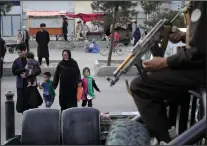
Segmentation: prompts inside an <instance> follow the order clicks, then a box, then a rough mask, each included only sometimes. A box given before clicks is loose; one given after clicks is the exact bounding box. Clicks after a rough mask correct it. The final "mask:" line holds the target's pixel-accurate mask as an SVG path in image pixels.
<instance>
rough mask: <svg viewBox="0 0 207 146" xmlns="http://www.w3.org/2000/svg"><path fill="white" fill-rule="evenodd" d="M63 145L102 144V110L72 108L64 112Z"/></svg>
mask: <svg viewBox="0 0 207 146" xmlns="http://www.w3.org/2000/svg"><path fill="white" fill-rule="evenodd" d="M61 118H62V120H61V121H62V126H61V130H62V144H63V145H100V141H101V140H100V135H101V132H100V112H99V110H97V109H94V108H87V107H86V108H71V109H67V110H64V111H63V112H62V117H61Z"/></svg>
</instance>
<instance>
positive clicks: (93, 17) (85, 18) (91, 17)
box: [66, 12, 104, 22]
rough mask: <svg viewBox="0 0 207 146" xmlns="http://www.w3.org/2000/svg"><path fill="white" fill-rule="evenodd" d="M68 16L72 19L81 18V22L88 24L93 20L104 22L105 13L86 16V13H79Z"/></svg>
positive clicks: (67, 14)
mask: <svg viewBox="0 0 207 146" xmlns="http://www.w3.org/2000/svg"><path fill="white" fill-rule="evenodd" d="M66 16H68V17H71V18H80V19H81V20H83V21H85V22H88V21H92V20H99V21H103V16H104V14H103V13H91V14H84V13H78V14H71V13H68V12H67V13H66Z"/></svg>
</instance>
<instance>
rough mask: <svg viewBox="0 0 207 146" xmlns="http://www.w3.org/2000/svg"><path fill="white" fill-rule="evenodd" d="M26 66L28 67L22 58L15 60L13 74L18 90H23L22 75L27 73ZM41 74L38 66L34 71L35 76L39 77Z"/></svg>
mask: <svg viewBox="0 0 207 146" xmlns="http://www.w3.org/2000/svg"><path fill="white" fill-rule="evenodd" d="M24 61H26V60H24ZM25 66H26V62H25V63H23V60H22V59H21V58H20V57H19V58H17V59H15V60H14V63H13V65H12V73H13V75H14V76H16V87H17V88H23V78H22V77H21V74H22V73H23V72H26V70H25ZM40 73H41V69H40V67H39V66H37V67H36V68H35V70H34V76H38V75H39V74H40Z"/></svg>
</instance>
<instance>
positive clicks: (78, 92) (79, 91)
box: [77, 85, 83, 102]
mask: <svg viewBox="0 0 207 146" xmlns="http://www.w3.org/2000/svg"><path fill="white" fill-rule="evenodd" d="M82 95H83V88H82V86H81V85H79V86H78V88H77V101H78V102H79V101H80V100H81V97H82Z"/></svg>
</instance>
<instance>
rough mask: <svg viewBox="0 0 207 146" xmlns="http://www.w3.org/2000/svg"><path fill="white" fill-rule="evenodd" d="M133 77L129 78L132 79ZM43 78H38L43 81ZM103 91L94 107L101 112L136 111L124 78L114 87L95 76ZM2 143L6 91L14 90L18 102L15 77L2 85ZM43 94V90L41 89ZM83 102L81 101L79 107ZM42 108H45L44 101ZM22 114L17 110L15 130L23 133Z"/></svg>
mask: <svg viewBox="0 0 207 146" xmlns="http://www.w3.org/2000/svg"><path fill="white" fill-rule="evenodd" d="M131 79H132V77H130V78H129V80H131ZM41 80H42V78H38V81H41ZM95 80H96V83H97V85H98V87H99V88H100V90H101V93H98V92H96V99H94V100H93V107H94V108H97V109H99V110H100V111H101V112H132V111H133V112H134V111H137V108H136V106H135V104H134V101H133V99H132V97H131V96H130V95H129V94H128V93H127V90H126V86H125V82H124V79H120V81H119V82H118V83H117V84H116V85H115V86H113V87H110V86H109V83H108V81H106V79H105V78H95ZM1 88H2V89H1V143H3V142H4V141H5V99H6V98H5V93H6V92H7V91H9V90H10V91H12V92H14V101H15V103H16V98H17V94H16V87H15V77H4V78H3V80H2V86H1ZM58 90H59V88H57V90H56V94H57V97H56V98H55V101H54V104H53V105H52V108H55V109H60V106H59V99H58V95H59V91H58ZM40 93H41V94H42V91H40ZM80 105H81V102H79V107H80ZM40 108H45V105H44V103H43V104H42V106H41V107H40ZM21 122H22V115H21V114H18V113H17V112H16V111H15V130H16V132H15V133H16V134H19V133H21V126H22V125H21Z"/></svg>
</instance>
